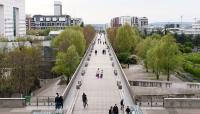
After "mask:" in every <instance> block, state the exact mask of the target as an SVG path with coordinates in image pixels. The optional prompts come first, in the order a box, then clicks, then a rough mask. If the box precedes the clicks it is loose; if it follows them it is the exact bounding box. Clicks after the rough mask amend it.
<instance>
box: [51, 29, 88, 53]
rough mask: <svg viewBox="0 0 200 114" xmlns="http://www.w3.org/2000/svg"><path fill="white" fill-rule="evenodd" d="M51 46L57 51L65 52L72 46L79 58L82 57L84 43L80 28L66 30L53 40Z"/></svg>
mask: <svg viewBox="0 0 200 114" xmlns="http://www.w3.org/2000/svg"><path fill="white" fill-rule="evenodd" d="M53 45H54V46H55V47H57V48H58V49H59V51H62V52H66V51H67V50H68V47H69V46H71V45H74V46H75V47H76V49H77V52H78V54H79V56H83V54H84V52H85V48H86V41H85V39H84V35H83V32H82V30H81V29H80V28H78V27H74V28H67V29H65V30H64V31H63V32H62V33H61V34H60V35H59V36H57V37H56V38H55V39H54V40H53Z"/></svg>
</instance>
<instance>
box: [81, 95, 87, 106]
mask: <svg viewBox="0 0 200 114" xmlns="http://www.w3.org/2000/svg"><path fill="white" fill-rule="evenodd" d="M82 101H83V107H84V108H85V107H86V105H88V104H87V95H86V94H85V93H83V95H82Z"/></svg>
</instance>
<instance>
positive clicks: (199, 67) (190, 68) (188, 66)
mask: <svg viewBox="0 0 200 114" xmlns="http://www.w3.org/2000/svg"><path fill="white" fill-rule="evenodd" d="M183 69H184V70H185V71H186V72H189V73H191V74H192V75H194V76H195V77H198V78H200V64H194V63H192V62H185V63H184V65H183Z"/></svg>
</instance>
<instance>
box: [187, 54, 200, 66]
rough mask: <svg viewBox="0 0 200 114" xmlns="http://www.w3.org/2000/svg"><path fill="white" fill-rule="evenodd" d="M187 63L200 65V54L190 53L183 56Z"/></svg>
mask: <svg viewBox="0 0 200 114" xmlns="http://www.w3.org/2000/svg"><path fill="white" fill-rule="evenodd" d="M183 56H184V58H185V60H186V61H190V62H192V63H194V64H200V53H190V54H184V55H183Z"/></svg>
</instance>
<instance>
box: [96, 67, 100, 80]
mask: <svg viewBox="0 0 200 114" xmlns="http://www.w3.org/2000/svg"><path fill="white" fill-rule="evenodd" d="M96 77H97V78H99V68H98V69H97V73H96Z"/></svg>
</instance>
